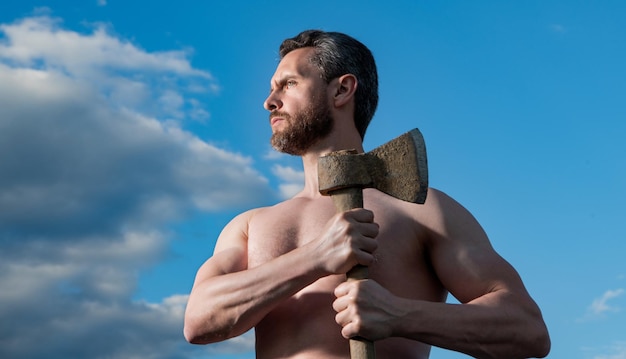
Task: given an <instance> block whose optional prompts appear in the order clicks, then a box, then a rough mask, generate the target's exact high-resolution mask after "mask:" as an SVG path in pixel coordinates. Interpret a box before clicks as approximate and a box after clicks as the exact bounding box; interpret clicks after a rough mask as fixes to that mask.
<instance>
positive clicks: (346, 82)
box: [333, 74, 358, 107]
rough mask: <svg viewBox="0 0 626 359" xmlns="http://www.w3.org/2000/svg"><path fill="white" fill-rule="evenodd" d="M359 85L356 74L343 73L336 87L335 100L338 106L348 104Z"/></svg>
mask: <svg viewBox="0 0 626 359" xmlns="http://www.w3.org/2000/svg"><path fill="white" fill-rule="evenodd" d="M357 86H358V83H357V80H356V76H354V75H352V74H346V75H342V76H340V77H339V78H338V79H337V86H336V87H335V95H334V97H333V98H334V101H335V106H336V107H341V106H343V105H345V104H347V103H348V102H349V101H350V100H351V99H352V98H354V94H355V93H356V88H357Z"/></svg>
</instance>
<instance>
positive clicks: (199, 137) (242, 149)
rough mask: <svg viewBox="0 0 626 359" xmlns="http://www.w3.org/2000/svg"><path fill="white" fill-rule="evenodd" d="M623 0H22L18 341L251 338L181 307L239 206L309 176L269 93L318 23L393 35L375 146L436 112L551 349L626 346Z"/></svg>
mask: <svg viewBox="0 0 626 359" xmlns="http://www.w3.org/2000/svg"><path fill="white" fill-rule="evenodd" d="M625 13H626V5H625V4H624V3H623V2H620V1H594V2H592V1H524V2H519V1H518V2H513V1H509V2H501V1H474V2H469V1H446V2H443V1H439V2H434V1H396V2H373V1H342V2H331V1H319V2H315V5H305V3H301V2H286V1H272V2H269V1H263V2H261V1H259V2H256V3H253V2H245V1H223V2H208V1H206V2H199V1H188V0H179V1H176V2H161V1H151V2H147V1H133V0H127V1H123V2H122V1H115V0H99V1H98V0H86V1H30V0H24V1H19V2H17V1H12V2H7V1H5V2H3V3H2V5H0V288H2V290H1V291H0V318H2V319H1V320H0V323H1V324H0V357H2V358H23V359H27V358H41V357H45V358H48V359H56V358H64V359H66V358H132V357H141V358H157V359H161V358H168V359H170V358H172V359H179V358H180V359H191V358H193V359H199V358H253V353H252V348H253V338H252V336H251V335H250V334H247V335H245V336H243V337H241V338H236V339H234V340H231V341H228V342H225V343H221V344H217V345H210V346H192V345H189V344H187V343H186V342H184V340H183V337H182V313H183V309H184V305H185V301H186V295H187V294H188V292H189V290H190V288H191V284H192V280H193V276H194V274H195V271H196V269H197V268H198V266H200V265H201V264H202V262H203V261H204V260H205V259H206V258H208V257H209V256H210V254H211V252H212V249H213V245H214V243H215V238H216V237H217V235H218V234H219V232H220V230H221V228H222V227H223V225H224V224H225V223H227V222H228V221H229V220H230V219H231V218H232V217H233V216H234V215H236V214H237V213H239V212H241V211H243V210H245V209H248V208H252V207H257V206H262V205H269V204H272V203H275V202H277V201H280V200H281V199H283V198H286V197H288V196H289V195H290V194H293V193H294V191H295V190H297V188H299V187H300V186H301V183H302V173H301V165H300V163H299V161H298V159H297V158H293V157H287V156H282V155H278V154H276V153H275V152H273V151H272V150H271V149H270V146H269V135H270V129H269V126H268V121H267V113H266V112H265V110H264V109H263V108H262V102H263V100H264V98H265V96H266V94H267V92H268V88H269V78H270V76H271V74H272V73H273V71H274V68H275V66H276V64H277V58H278V55H277V49H278V45H279V44H280V42H281V40H282V39H284V38H286V37H291V36H293V35H295V34H297V33H298V32H300V31H301V30H304V29H308V28H321V29H324V30H329V31H331V30H332V31H342V32H346V33H348V34H350V35H352V36H354V37H356V38H358V39H359V40H361V41H362V42H364V43H365V44H366V45H368V46H369V47H370V49H371V50H372V51H373V53H374V55H375V57H376V59H377V63H378V66H379V76H380V104H379V109H378V112H377V114H376V116H375V118H374V120H373V122H372V125H371V126H370V129H369V131H368V134H367V136H366V141H365V147H366V149H371V148H373V147H376V146H377V145H380V144H382V143H384V142H386V141H388V140H390V139H391V138H394V137H396V136H398V135H400V134H402V133H404V132H406V131H408V130H410V129H412V128H414V127H418V128H419V129H420V130H421V131H422V133H423V134H424V136H425V139H426V142H427V148H428V155H429V171H430V183H431V185H432V186H433V187H436V188H439V189H441V190H443V191H445V192H447V193H448V194H450V195H452V196H453V197H454V198H456V199H457V200H458V201H460V202H461V203H462V204H463V205H464V206H465V207H467V208H468V209H469V210H470V211H471V212H472V213H473V214H474V215H475V216H476V217H477V219H478V220H479V221H480V222H481V224H482V225H483V226H484V228H485V229H486V231H487V232H488V234H489V236H490V238H491V240H492V242H493V245H494V247H495V248H496V249H497V250H498V251H499V252H500V253H501V254H502V255H503V256H504V257H505V258H506V259H507V260H509V261H510V262H511V263H512V264H513V265H514V266H515V267H516V268H517V269H518V271H519V272H520V274H521V276H522V278H523V279H524V281H525V283H526V285H527V287H528V289H529V291H530V292H531V294H532V295H533V297H534V298H535V299H536V301H537V302H538V303H539V305H540V307H541V308H542V311H543V313H544V316H545V319H546V322H547V324H548V326H549V329H550V332H551V337H552V341H553V349H552V352H551V354H550V356H549V357H550V358H568V359H625V358H626V324H624V323H626V261H625V260H624V257H625V256H626V244H625V242H626V229H625V226H624V223H625V220H624V218H625V214H626V210H625V209H624V203H626V190H624V188H623V185H624V184H625V183H626V160H625V156H626V144H625V141H624V138H625V136H626V124H625V123H626V121H625V120H626V66H624V64H626V41H625V37H626V24H625V23H624V21H623V15H624V14H625ZM43 353H45V355H44V354H43ZM465 357H466V356H464V355H462V354H458V353H453V352H449V351H445V350H440V349H435V350H433V353H432V355H431V358H439V359H452V358H465Z"/></svg>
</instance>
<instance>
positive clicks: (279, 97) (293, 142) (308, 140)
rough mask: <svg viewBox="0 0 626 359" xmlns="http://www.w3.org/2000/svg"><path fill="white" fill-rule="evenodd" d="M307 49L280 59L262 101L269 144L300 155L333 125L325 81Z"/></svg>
mask: <svg viewBox="0 0 626 359" xmlns="http://www.w3.org/2000/svg"><path fill="white" fill-rule="evenodd" d="M310 51H312V49H309V48H304V49H299V50H294V51H292V52H290V53H289V54H287V55H286V56H285V57H284V58H283V59H282V61H281V62H280V64H279V65H278V68H277V69H276V73H275V74H274V77H273V78H272V84H271V92H270V95H269V97H268V98H267V100H266V101H265V104H264V105H265V108H266V109H267V110H269V111H270V123H271V125H272V138H271V144H272V147H274V149H276V150H277V151H280V152H284V153H288V154H291V155H298V156H301V155H303V154H304V153H306V151H307V150H308V149H309V148H310V147H311V146H313V145H314V144H315V143H317V142H318V141H319V140H320V139H322V138H324V137H326V136H327V135H328V134H329V133H330V132H331V130H332V128H333V122H334V121H333V118H332V114H331V112H330V108H329V105H328V102H327V101H328V92H327V85H326V83H325V82H324V81H323V80H322V79H321V77H320V72H319V69H317V68H316V67H315V66H313V65H311V64H310V63H309V61H308V56H309V54H310Z"/></svg>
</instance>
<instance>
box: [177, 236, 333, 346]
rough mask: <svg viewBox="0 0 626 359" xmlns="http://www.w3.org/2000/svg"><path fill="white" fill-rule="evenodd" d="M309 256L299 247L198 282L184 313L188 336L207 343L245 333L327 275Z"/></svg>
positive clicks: (189, 339) (189, 338)
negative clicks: (258, 263)
mask: <svg viewBox="0 0 626 359" xmlns="http://www.w3.org/2000/svg"><path fill="white" fill-rule="evenodd" d="M309 257H310V256H307V255H306V253H305V252H304V251H303V250H302V248H298V249H295V250H293V251H291V252H289V253H286V254H284V255H282V256H280V257H277V258H274V259H273V260H271V261H269V262H266V263H264V264H262V265H260V266H258V267H255V268H252V269H246V270H243V271H238V272H234V273H228V274H224V275H219V276H215V277H212V278H209V279H207V280H205V282H203V283H200V284H198V285H196V286H195V287H194V289H193V291H192V293H191V295H190V298H189V303H188V305H187V311H186V313H185V337H186V338H187V340H188V341H189V342H191V343H195V344H207V343H213V342H218V341H222V340H226V339H229V338H231V337H234V336H237V335H240V334H243V333H245V332H246V331H248V330H249V329H251V328H252V327H254V326H255V325H256V324H257V323H258V322H259V321H260V320H261V319H262V318H263V317H264V316H265V315H266V314H267V313H268V312H270V311H271V310H272V309H273V308H275V307H276V306H277V305H278V304H280V303H281V302H282V301H283V300H285V299H287V298H289V297H291V296H292V295H294V294H295V293H297V292H298V291H300V290H301V289H302V288H304V287H306V286H308V285H309V284H311V283H313V282H314V281H316V280H317V279H319V278H320V277H322V276H325V275H326V274H325V273H322V272H321V271H319V270H317V269H316V268H315V264H314V263H313V262H312V261H311V260H310V259H309Z"/></svg>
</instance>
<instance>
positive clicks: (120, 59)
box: [0, 16, 271, 359]
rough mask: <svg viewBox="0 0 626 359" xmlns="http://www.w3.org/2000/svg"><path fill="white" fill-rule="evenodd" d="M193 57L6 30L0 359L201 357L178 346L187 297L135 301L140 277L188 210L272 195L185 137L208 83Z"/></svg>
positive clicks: (27, 24)
mask: <svg viewBox="0 0 626 359" xmlns="http://www.w3.org/2000/svg"><path fill="white" fill-rule="evenodd" d="M188 56H189V52H188V51H186V52H183V51H167V52H157V53H150V52H146V51H144V50H142V49H140V48H139V47H137V46H135V45H133V44H131V43H129V42H128V41H125V40H122V39H119V38H117V37H115V36H113V35H110V34H109V33H108V32H107V31H106V29H105V27H104V26H98V27H97V28H96V29H95V30H94V31H93V32H92V33H89V34H81V33H78V32H74V31H71V30H67V29H63V28H62V27H61V22H60V21H59V20H58V19H52V18H50V17H46V16H38V17H31V18H26V19H22V20H20V21H17V22H14V23H12V24H0V173H1V174H2V175H1V176H0V208H2V209H10V210H2V211H0V245H1V246H2V248H1V250H0V288H5V289H6V288H11V290H2V291H0V317H2V318H3V319H2V321H3V324H7V323H8V324H7V325H6V326H3V328H5V327H6V328H7V329H6V330H5V329H0V338H2V339H1V340H2V342H1V343H0V357H2V358H17V357H19V358H24V359H29V358H42V357H45V358H49V359H56V358H70V357H75V358H95V359H98V358H112V359H115V358H154V359H160V358H168V359H169V358H173V359H183V358H191V357H199V356H200V354H199V353H208V350H209V349H207V348H205V347H195V346H190V345H188V344H186V343H185V342H184V340H183V337H182V312H183V308H184V303H185V301H186V297H185V296H172V297H169V298H166V299H164V300H163V301H162V302H160V303H144V302H136V301H133V300H132V299H131V298H132V297H133V294H134V293H135V289H136V286H137V277H138V274H139V272H140V271H141V270H142V269H145V268H147V267H149V266H152V265H154V264H155V263H157V262H158V261H159V260H161V259H162V258H163V257H164V256H165V255H167V252H168V250H169V237H168V232H167V225H168V224H169V223H171V222H172V221H174V220H176V219H178V218H181V217H182V216H184V215H185V213H186V212H188V211H192V210H203V211H211V210H218V209H223V208H231V209H232V208H234V207H243V206H245V207H248V206H251V205H253V204H254V203H258V202H259V201H264V200H265V198H263V197H261V196H263V194H267V193H271V191H270V189H269V188H268V181H267V179H266V178H264V177H263V176H262V175H261V174H260V173H258V172H257V171H256V170H255V169H254V168H253V163H252V160H251V159H250V158H248V157H245V156H242V155H241V154H237V153H232V152H229V151H225V150H223V149H220V148H218V147H216V146H214V145H212V144H210V143H208V142H206V141H203V140H201V139H199V138H198V137H197V136H195V135H194V134H192V133H190V132H188V131H185V129H184V128H183V124H182V122H183V121H184V120H185V119H186V118H189V117H193V116H196V117H198V116H199V117H203V118H208V116H209V113H208V111H207V110H206V109H204V108H203V106H202V101H201V100H200V99H199V98H197V97H196V96H205V95H207V94H209V93H210V91H211V90H210V88H211V87H215V86H217V85H216V82H215V81H214V80H213V77H212V76H211V75H210V74H209V73H208V72H206V71H204V70H198V69H194V68H193V67H192V66H191V65H190V62H189V60H188ZM203 83H206V84H205V85H202V84H203ZM199 86H202V88H204V89H205V91H204V92H203V91H201V90H200V88H199ZM190 88H193V91H189V89H190ZM170 118H174V119H176V121H175V122H174V121H168V120H165V119H170ZM9 329H10V330H9ZM32 338H37V339H36V340H37V343H38V344H37V345H32V340H33V339H32ZM146 338H149V340H146ZM246 338H247V339H246ZM246 338H244V339H239V340H242V341H244V342H245V343H246V344H245V345H247V346H244V349H243V350H250V347H249V345H250V344H249V338H250V337H249V336H248V337H246ZM246 340H248V341H246ZM229 345H230V346H232V345H233V344H232V343H228V344H224V348H229V347H228V346H229ZM215 348H218V349H219V348H221V346H216V347H215ZM211 350H216V349H211Z"/></svg>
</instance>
